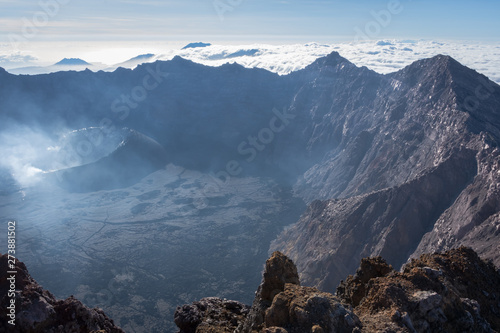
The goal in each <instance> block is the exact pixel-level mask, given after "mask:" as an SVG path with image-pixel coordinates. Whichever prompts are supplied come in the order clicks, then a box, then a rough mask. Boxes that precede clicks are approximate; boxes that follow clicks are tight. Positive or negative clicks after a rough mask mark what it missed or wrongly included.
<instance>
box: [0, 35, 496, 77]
mask: <svg viewBox="0 0 500 333" xmlns="http://www.w3.org/2000/svg"><path fill="white" fill-rule="evenodd" d="M205 42H209V40H207V41H205ZM186 44H187V43H186ZM89 45H90V43H89ZM158 45H161V43H157V44H156V46H155V47H153V48H154V49H153V48H152V46H151V45H149V46H147V45H141V46H140V47H139V46H136V47H135V48H136V49H137V53H136V54H135V55H139V54H144V53H155V54H160V55H158V56H156V57H155V58H153V59H151V61H155V60H169V59H172V58H173V57H174V56H176V55H179V56H181V57H184V58H186V59H190V60H192V61H195V62H198V63H202V64H205V65H208V66H220V65H223V64H224V63H228V62H229V63H233V62H237V63H239V64H241V65H243V66H245V67H249V68H251V67H258V68H264V69H267V70H269V71H272V72H275V73H279V74H287V73H290V72H293V71H296V70H299V69H302V68H304V67H306V66H307V65H309V64H311V63H312V62H313V61H314V60H316V59H317V58H319V57H323V56H326V55H328V54H329V53H331V52H332V51H337V52H339V53H340V55H342V56H343V57H345V58H347V59H348V60H349V61H351V62H353V63H354V64H356V65H357V66H366V67H368V68H370V69H372V70H374V71H376V72H379V73H384V74H385V73H390V72H394V71H397V70H399V69H401V68H403V67H405V66H407V65H409V64H411V63H412V62H414V61H416V60H419V59H423V58H430V57H432V56H435V55H437V54H446V55H450V56H452V57H453V58H455V59H456V60H457V61H459V62H461V63H462V64H464V65H465V66H468V67H470V68H472V69H475V70H477V71H478V72H480V73H483V74H485V75H486V76H488V77H489V78H490V79H492V80H493V81H495V82H497V83H500V43H487V42H459V41H453V42H449V41H429V40H374V41H367V42H360V43H347V42H346V43H338V44H319V43H308V44H287V45H269V44H248V45H212V46H209V47H205V48H194V49H186V50H181V47H179V48H176V49H172V48H170V49H167V48H166V47H164V48H163V49H162V48H161V47H159V46H158ZM164 45H165V44H164ZM148 47H149V49H151V51H148ZM70 48H71V47H69V46H68V45H67V43H66V44H65V46H64V47H61V48H57V47H55V48H54V47H52V48H51V50H53V49H63V50H69V49H70ZM116 48H117V50H118V49H120V50H122V51H120V52H122V53H123V50H124V49H125V48H124V47H123V46H122V47H121V48H120V47H118V46H116ZM132 48H133V47H132ZM126 49H127V52H126V53H127V54H133V50H132V49H131V46H130V45H128V46H127V47H126ZM91 50H94V51H91ZM99 50H103V46H102V44H96V46H95V47H94V48H92V46H87V47H86V49H85V51H80V53H78V52H76V51H75V50H74V51H72V53H71V57H81V58H83V59H85V56H87V55H89V54H93V59H92V60H91V61H96V60H95V59H94V58H96V56H97V55H99V54H103V52H99ZM105 53H106V54H107V55H108V58H107V59H104V58H103V59H102V60H99V59H97V61H102V62H105V63H107V64H110V63H113V62H114V63H120V62H122V61H123V60H124V59H123V58H120V59H116V60H115V61H112V60H110V59H109V56H110V55H113V54H117V53H116V52H115V53H113V52H112V50H110V48H108V47H106V52H105ZM30 54H32V55H36V52H31V53H30ZM79 54H81V56H80V55H79ZM0 55H1V53H0ZM4 57H6V55H4ZM63 57H68V55H66V54H63V53H61V54H60V55H59V56H58V58H60V59H62V58H63ZM103 57H104V55H103ZM131 57H132V56H131ZM40 58H41V57H40ZM5 59H6V58H1V57H0V66H3V67H10V68H12V66H11V65H10V63H8V62H7V63H8V64H9V65H10V66H6V65H5V64H6V60H5ZM28 60H30V61H31V62H32V61H33V59H28ZM42 60H43V59H42ZM85 60H87V59H85ZM18 67H23V66H22V65H20V66H18ZM114 68H116V67H114V66H110V67H109V68H108V70H113V69H114Z"/></svg>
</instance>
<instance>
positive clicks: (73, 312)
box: [0, 255, 123, 333]
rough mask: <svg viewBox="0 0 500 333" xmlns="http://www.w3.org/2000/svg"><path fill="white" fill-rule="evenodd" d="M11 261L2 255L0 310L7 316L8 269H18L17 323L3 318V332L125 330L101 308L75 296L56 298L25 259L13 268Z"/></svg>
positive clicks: (0, 323) (67, 332)
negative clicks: (94, 306) (33, 274)
mask: <svg viewBox="0 0 500 333" xmlns="http://www.w3.org/2000/svg"><path fill="white" fill-rule="evenodd" d="M8 263H9V261H8V257H7V255H3V256H1V257H0V295H3V296H2V298H1V299H0V306H1V307H2V309H1V310H0V311H1V316H2V318H8V317H7V314H8V312H7V311H8V310H7V306H8V305H9V303H10V300H11V298H9V297H8V291H9V289H10V282H9V281H8V280H7V278H8V277H10V275H11V274H8V273H7V272H8V271H16V272H17V273H16V274H15V281H16V282H15V285H16V291H15V294H16V295H15V300H16V303H15V304H16V318H15V323H16V325H15V326H12V325H10V324H9V323H8V322H7V321H6V320H1V321H0V332H12V333H15V332H33V333H37V332H44V333H56V332H57V333H73V332H77V333H80V332H81V333H84V332H96V333H100V332H107V333H109V332H111V333H123V331H122V330H121V329H120V328H119V327H117V326H116V325H115V324H114V323H113V320H111V319H109V318H108V317H107V316H106V314H104V312H103V311H102V310H101V309H98V308H94V309H90V308H88V307H86V306H85V305H83V304H82V303H81V302H80V301H78V300H77V299H75V298H74V297H72V296H71V297H69V298H67V299H65V300H56V299H55V297H54V296H53V295H52V294H51V293H50V292H49V291H47V290H44V289H43V288H42V287H41V286H40V285H39V284H38V283H37V282H36V281H35V280H34V279H33V278H32V277H31V276H30V274H29V272H28V269H27V268H26V266H25V265H24V263H22V262H20V261H18V260H17V259H16V262H15V268H14V269H12V268H10V267H8Z"/></svg>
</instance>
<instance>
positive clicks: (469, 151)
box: [271, 56, 500, 290]
mask: <svg viewBox="0 0 500 333" xmlns="http://www.w3.org/2000/svg"><path fill="white" fill-rule="evenodd" d="M324 65H325V66H327V64H324ZM330 66H331V64H330ZM337 67H338V65H337ZM337 67H335V66H334V68H337ZM321 68H322V70H319V74H318V76H319V77H320V78H323V79H325V77H328V74H325V73H328V71H327V70H326V69H325V68H324V67H321ZM309 70H310V71H314V68H309ZM332 71H333V70H332ZM356 73H357V74H356V76H355V78H357V80H354V81H353V82H359V85H358V86H357V85H356V84H355V83H352V84H350V85H348V84H347V83H346V82H345V83H346V88H344V87H342V86H341V84H336V83H331V82H338V81H339V80H340V82H344V81H343V80H344V79H345V78H346V77H349V76H348V75H346V74H345V73H343V72H340V73H336V74H335V75H333V76H332V75H330V77H329V80H328V82H330V84H331V88H332V91H331V92H330V93H326V91H328V90H327V89H326V87H324V89H320V88H321V87H319V88H318V86H317V85H314V86H311V87H309V86H304V87H303V88H302V90H301V91H300V92H299V94H298V95H297V97H296V98H295V105H296V107H297V108H298V107H301V108H306V109H309V110H311V112H312V114H313V117H312V120H313V121H312V124H311V126H312V127H310V128H309V132H310V133H312V134H311V135H310V136H309V137H310V140H309V141H308V147H310V151H314V149H315V148H314V147H316V146H318V145H319V142H320V141H321V140H323V141H324V140H329V141H328V142H324V145H326V146H329V147H330V152H329V153H328V154H326V155H325V156H324V157H323V158H322V159H321V160H320V161H319V162H318V163H316V164H315V165H314V166H312V167H311V168H310V169H309V170H308V171H306V172H305V173H304V175H303V177H301V178H300V179H299V181H298V182H297V184H296V186H295V189H296V191H297V193H299V194H300V195H302V196H303V197H304V198H305V199H306V200H309V201H311V202H312V203H311V205H310V206H309V209H308V210H307V211H306V212H305V213H304V214H303V216H302V217H301V219H300V220H299V222H298V223H296V224H295V225H293V226H292V227H291V228H289V229H288V230H286V231H284V232H283V233H282V234H281V235H280V236H279V237H278V238H277V240H276V241H275V242H274V243H273V245H272V246H271V250H272V251H274V250H279V251H283V252H284V253H285V254H287V255H288V256H290V258H291V259H293V260H294V261H295V262H297V263H299V265H298V271H299V274H300V276H301V278H302V280H303V281H304V282H305V283H308V284H312V285H314V286H317V287H319V288H320V289H323V290H331V288H333V287H334V286H335V285H336V284H337V283H338V282H339V281H340V279H341V277H342V276H344V275H346V274H348V273H351V272H353V270H354V269H355V267H354V266H353V262H357V261H359V260H360V259H361V258H363V257H367V256H377V255H381V256H384V257H385V258H386V259H387V260H388V262H389V263H390V264H391V265H393V266H395V267H397V268H399V267H401V265H402V264H404V263H405V262H406V261H407V260H408V259H409V258H411V257H416V256H418V255H420V254H422V253H425V252H432V251H436V250H446V249H450V248H452V247H456V246H460V245H466V246H470V247H472V248H474V249H475V250H476V251H478V252H479V253H480V254H481V255H482V256H484V257H485V258H489V259H492V260H493V261H494V263H495V264H496V265H500V257H499V256H498V253H499V250H500V245H499V244H500V243H499V241H498V236H499V232H500V220H499V212H500V189H499V184H500V172H499V168H500V154H499V153H500V151H499V149H498V143H500V130H499V128H500V127H499V121H498V119H500V111H499V110H500V88H499V87H498V85H496V84H495V83H493V82H491V81H488V80H487V79H486V78H485V77H483V76H481V75H479V74H477V73H476V72H474V71H472V70H470V69H468V68H466V67H464V66H461V65H460V64H459V63H458V62H456V61H455V60H453V59H451V58H450V57H446V56H437V57H434V58H432V59H426V60H422V61H418V62H416V63H414V64H412V65H411V66H408V67H407V68H405V69H403V70H401V71H399V72H397V73H394V74H390V75H387V76H384V77H377V76H374V75H373V74H372V73H369V72H366V73H363V71H362V70H360V69H358V70H357V71H356ZM332 77H334V78H332ZM335 78H336V79H335ZM325 80H326V79H325ZM318 81H319V82H321V81H320V80H319V79H318ZM315 82H316V81H315ZM318 84H319V83H318ZM292 107H293V106H292ZM310 123H311V122H310ZM333 198H336V199H333ZM316 199H320V200H321V201H314V200H316Z"/></svg>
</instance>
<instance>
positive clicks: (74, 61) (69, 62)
mask: <svg viewBox="0 0 500 333" xmlns="http://www.w3.org/2000/svg"><path fill="white" fill-rule="evenodd" d="M55 65H56V66H78V65H90V64H89V63H88V62H86V61H85V60H82V59H78V58H64V59H63V60H61V61H59V62H58V63H55Z"/></svg>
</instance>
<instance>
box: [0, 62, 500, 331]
mask: <svg viewBox="0 0 500 333" xmlns="http://www.w3.org/2000/svg"><path fill="white" fill-rule="evenodd" d="M0 110H1V111H0V119H1V123H0V134H2V135H3V138H9V140H12V137H13V136H16V133H30V137H27V138H26V141H29V144H28V145H27V146H29V147H30V150H27V149H24V148H25V147H26V143H25V142H24V143H23V144H19V145H18V146H16V144H18V143H17V141H16V144H14V143H10V142H11V141H9V140H4V145H3V146H2V147H0V151H2V152H4V151H5V152H7V153H6V154H7V155H6V156H9V158H7V159H6V160H5V161H4V162H3V163H2V165H3V166H4V167H5V168H6V169H7V170H8V172H4V174H5V176H4V177H6V178H7V179H9V175H13V178H14V179H16V180H17V181H18V182H19V178H21V176H22V174H21V173H20V171H19V165H20V164H19V163H20V162H22V163H21V164H22V165H24V166H26V165H28V164H29V165H30V166H32V167H34V168H35V169H37V170H40V175H41V176H42V177H41V180H39V182H38V183H36V185H32V186H30V187H28V186H23V187H19V188H17V189H14V190H13V189H12V186H13V185H12V183H13V182H14V181H13V180H12V179H10V180H9V181H8V183H5V184H6V185H4V187H3V188H1V189H0V194H1V195H2V197H3V199H4V200H2V202H4V204H3V206H2V208H1V211H0V218H1V219H2V220H4V219H17V220H20V221H21V223H20V224H21V225H23V223H24V224H25V226H26V228H27V230H26V233H25V234H24V236H23V237H25V238H23V239H22V242H20V244H23V245H20V246H22V247H21V250H20V251H21V253H22V255H23V256H24V257H23V258H22V259H23V261H25V262H27V263H28V264H29V266H30V267H31V268H30V270H31V272H32V274H33V275H34V276H36V278H37V280H38V281H39V282H40V283H42V284H43V285H44V286H47V287H48V288H49V289H50V290H51V291H53V292H54V293H56V295H60V296H59V297H63V296H65V297H67V295H69V294H77V293H80V295H82V296H83V298H84V299H85V297H87V296H88V297H90V296H89V295H94V296H93V298H92V297H90V298H89V300H90V299H92V300H93V301H92V302H93V303H94V304H90V305H91V306H94V305H100V306H102V307H103V308H104V309H105V310H106V311H107V312H109V313H110V314H111V317H113V318H115V321H118V324H119V326H121V327H122V328H124V329H125V330H126V331H128V330H130V331H131V330H133V329H134V330H136V329H137V327H138V326H141V325H140V324H138V323H142V326H143V327H144V330H146V331H159V330H161V329H162V328H164V327H165V325H167V324H165V322H162V321H161V320H159V319H158V318H160V317H161V315H160V314H159V313H160V312H161V311H159V310H158V309H159V308H162V309H167V311H168V310H169V309H170V310H172V311H173V309H174V308H175V306H176V305H180V304H184V303H189V302H191V301H193V300H195V299H200V298H202V297H204V296H209V295H208V294H212V295H217V296H221V297H226V296H228V297H231V298H232V299H240V300H242V301H244V302H247V303H248V301H249V300H250V299H251V298H252V293H253V290H255V287H256V285H257V284H258V280H259V277H260V269H261V263H262V262H263V261H264V260H265V258H266V257H267V255H268V251H269V247H270V248H271V250H280V251H282V252H283V253H285V254H286V255H287V256H289V257H290V258H291V259H292V260H293V261H294V262H295V263H296V265H297V269H298V273H299V275H300V279H301V281H303V282H304V283H305V284H307V285H310V286H315V287H317V288H319V289H320V290H323V291H329V292H333V291H334V289H335V287H336V286H337V285H338V284H339V282H340V280H341V279H342V278H344V277H345V276H347V275H348V274H353V273H354V271H355V270H356V268H357V266H358V264H359V261H360V260H361V258H364V257H370V256H378V255H381V256H383V257H384V258H385V259H386V260H387V262H388V263H389V264H391V265H392V266H393V267H395V268H396V269H399V268H400V267H401V266H402V265H403V264H405V263H406V262H407V261H409V260H410V259H411V258H414V257H417V256H419V255H420V254H422V253H429V252H434V251H436V250H448V249H450V248H455V247H458V246H461V245H466V246H469V247H471V248H473V249H474V250H475V251H476V252H478V253H479V255H480V256H481V257H483V258H485V259H489V260H491V261H492V262H493V263H494V264H495V265H497V267H498V266H499V265H500V256H499V255H498V253H500V252H499V247H500V195H499V194H500V193H499V184H500V154H499V148H498V144H499V142H500V87H499V86H498V85H497V84H496V83H494V82H492V81H491V80H489V79H488V78H487V77H485V76H484V75H481V74H479V73H477V72H476V71H474V70H471V69H469V68H467V67H465V66H463V65H461V64H460V63H458V62H457V61H455V60H454V59H453V58H451V57H449V56H444V55H438V56H435V57H433V58H430V59H424V60H420V61H417V62H415V63H413V64H411V65H410V66H408V67H405V68H404V69H402V70H400V71H398V72H395V73H391V74H386V75H382V74H378V73H376V72H374V71H371V70H369V69H368V68H366V67H361V68H360V67H357V66H355V65H354V64H352V63H351V62H349V61H348V60H347V59H345V58H343V57H341V56H340V55H339V54H338V53H336V52H333V53H331V54H330V55H328V56H326V57H323V58H320V59H318V60H316V61H315V62H314V63H312V64H311V65H309V66H307V67H306V68H304V69H302V70H299V71H295V72H292V73H290V74H288V75H278V74H275V73H271V72H269V71H266V70H263V69H248V68H244V67H243V66H240V65H238V64H226V65H223V66H221V67H207V66H204V65H201V64H197V63H194V62H191V61H188V60H185V59H183V58H180V57H175V58H174V59H172V60H171V61H166V62H163V61H157V62H155V63H151V64H142V65H139V66H138V67H137V68H135V69H134V70H130V69H123V68H119V69H117V70H115V71H114V72H97V73H94V72H91V71H89V70H86V71H82V72H58V73H54V74H49V75H38V76H15V75H12V74H9V73H7V72H6V71H1V70H0ZM85 128H100V129H101V130H100V131H101V132H103V133H104V134H102V133H100V132H99V131H98V132H97V134H95V133H94V134H89V131H83V132H81V133H84V134H83V135H84V137H80V138H79V139H78V140H76V141H75V142H74V143H73V144H72V147H73V149H61V150H59V151H60V152H61V153H59V154H60V155H58V156H57V157H56V158H54V157H51V158H50V159H51V160H54V159H55V160H58V161H61V162H60V163H59V164H58V167H57V168H53V167H50V168H49V167H46V165H48V162H49V161H48V160H47V157H46V156H48V155H46V154H45V153H41V152H44V151H46V150H47V144H46V143H47V142H50V144H51V146H50V147H59V146H61V145H62V144H61V139H60V138H58V135H57V134H58V133H64V132H66V133H67V132H68V131H75V130H80V131H81V129H85ZM17 135H18V136H19V134H17ZM35 137H36V138H40V137H42V138H43V140H40V139H37V140H29V138H35ZM117 137H119V138H128V139H127V140H124V141H123V142H122V141H120V140H117V141H113V142H116V144H112V145H111V144H110V145H106V149H104V150H102V151H101V150H100V149H101V148H102V147H103V146H102V145H103V142H108V141H107V140H111V139H109V138H117ZM105 138H106V139H105ZM113 140H114V139H113ZM9 148H11V149H9ZM12 148H16V149H12ZM20 151H21V152H26V151H33V152H36V154H35V153H33V155H36V159H34V158H33V159H30V158H29V157H30V156H24V155H23V156H20V155H19V156H18V155H16V154H20ZM68 151H69V152H70V153H67V152H68ZM96 151H99V154H97V155H95V158H89V159H86V158H87V157H89V156H93V155H92V154H93V152H96ZM62 152H66V153H64V154H63V153H62ZM127 154H133V155H134V156H135V157H134V158H126V157H127V156H126V155H127ZM21 155H22V154H21ZM51 156H53V155H51ZM75 161H76V163H73V162H75ZM70 162H71V163H70ZM23 163H24V164H23ZM163 166H166V167H163ZM23 170H24V169H23ZM30 170H31V169H30ZM117 170H120V172H117ZM121 171H123V172H121ZM58 174H63V175H64V176H63V177H58ZM26 177H27V176H26ZM61 179H62V181H61ZM129 180H131V181H129ZM42 184H43V185H42ZM19 191H22V193H23V194H24V195H25V197H22V196H21V195H20V194H19V193H21V192H19ZM306 206H307V208H306ZM93 226H98V228H95V227H93ZM285 227H286V228H285ZM54 233H57V234H54ZM42 235H43V237H46V238H41V239H40V238H39V237H40V236H42ZM139 235H140V237H141V240H142V241H138V240H137V239H136V237H139ZM67 238H71V245H68V247H67V249H65V250H64V251H62V249H63V247H62V246H63V244H65V243H66V242H67V241H68V239H67ZM48 240H50V244H47V243H49V242H48ZM271 242H272V244H271ZM124 244H126V246H125V245H124ZM105 252H106V254H105ZM110 253H112V254H113V255H110ZM47 258H49V259H47ZM75 258H78V259H75ZM144 258H147V259H148V260H147V262H148V264H146V263H142V262H141V260H143V259H144ZM44 260H48V261H49V262H50V264H49V265H47V263H46V262H44ZM187 263H190V264H189V265H188V266H189V267H187V266H186V265H187ZM123 265H130V267H131V268H130V271H126V272H124V271H121V272H120V268H121V267H123ZM60 267H65V268H66V270H68V271H67V272H65V273H64V274H62V275H60V276H59V277H58V278H57V279H52V278H51V275H53V273H54V272H57V271H58V270H59V269H60ZM68 267H72V268H71V269H69V268H68ZM90 267H94V270H95V268H98V271H101V272H102V273H100V274H99V276H93V277H92V281H90V279H86V278H85V272H87V271H88V269H89V268H90ZM247 272H251V273H248V274H247ZM75 275H78V276H79V279H78V280H75V281H76V282H73V280H71V279H72V278H74V276H75ZM51 279H52V280H51ZM139 280H140V281H149V283H148V285H147V286H146V287H145V286H144V285H142V284H139V282H138V281H139ZM230 281H235V282H234V283H233V284H231V282H230ZM109 285H113V286H114V287H113V288H111V287H109ZM116 285H119V286H121V287H120V288H116ZM170 286H175V287H172V288H171V289H169V288H170ZM106 291H107V292H108V294H107V295H108V300H109V298H110V295H111V296H112V297H111V298H112V300H113V301H112V302H106V301H103V300H102V298H99V297H96V296H95V295H98V294H99V293H101V294H103V293H104V294H105V292H106ZM145 294H146V295H149V296H150V297H148V300H145V299H144V298H145V297H144V296H141V295H145ZM165 295H167V296H165ZM153 299H157V300H158V299H161V302H160V301H154V300H153ZM99 303H102V304H99ZM130 304H133V306H130V307H129V308H126V307H127V306H129V305H130ZM124 308H126V309H127V311H126V312H127V313H128V312H129V311H130V312H131V313H132V315H131V316H129V317H127V315H126V314H124V311H123V309H124ZM155 311H158V312H155ZM162 313H163V312H162ZM129 315H130V313H129ZM117 317H119V318H118V320H117V319H116V318H117ZM120 318H122V320H120ZM162 320H163V319H162ZM167 321H168V320H167ZM170 324H171V322H170ZM155 325H156V326H155Z"/></svg>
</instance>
